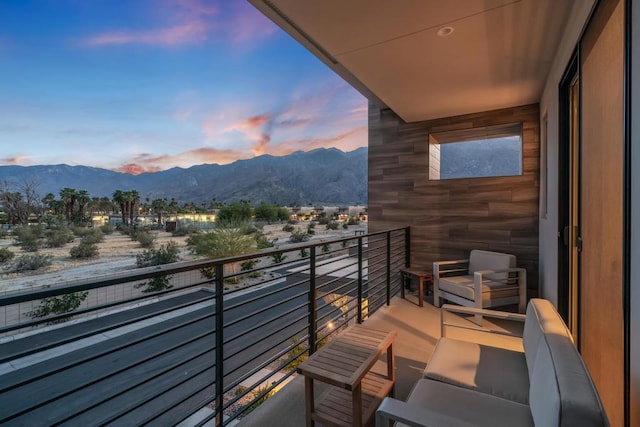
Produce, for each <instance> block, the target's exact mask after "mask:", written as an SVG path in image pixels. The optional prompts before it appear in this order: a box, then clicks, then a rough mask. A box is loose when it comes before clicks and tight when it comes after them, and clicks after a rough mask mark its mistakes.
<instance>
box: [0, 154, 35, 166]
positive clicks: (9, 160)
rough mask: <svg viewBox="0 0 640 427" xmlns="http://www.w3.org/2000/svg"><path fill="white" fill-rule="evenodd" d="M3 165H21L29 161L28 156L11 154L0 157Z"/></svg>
mask: <svg viewBox="0 0 640 427" xmlns="http://www.w3.org/2000/svg"><path fill="white" fill-rule="evenodd" d="M0 163H2V164H3V165H5V166H21V165H25V164H28V163H29V156H13V157H5V158H3V159H0Z"/></svg>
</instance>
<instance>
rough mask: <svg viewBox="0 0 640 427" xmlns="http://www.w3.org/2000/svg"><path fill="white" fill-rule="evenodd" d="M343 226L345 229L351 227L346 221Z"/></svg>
mask: <svg viewBox="0 0 640 427" xmlns="http://www.w3.org/2000/svg"><path fill="white" fill-rule="evenodd" d="M342 228H344V229H345V230H346V229H348V228H349V225H348V224H347V223H346V222H345V223H343V224H342Z"/></svg>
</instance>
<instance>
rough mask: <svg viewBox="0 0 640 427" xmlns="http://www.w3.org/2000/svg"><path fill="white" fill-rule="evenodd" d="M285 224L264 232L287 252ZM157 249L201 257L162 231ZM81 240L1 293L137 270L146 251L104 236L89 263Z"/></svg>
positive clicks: (2, 281)
mask: <svg viewBox="0 0 640 427" xmlns="http://www.w3.org/2000/svg"><path fill="white" fill-rule="evenodd" d="M283 226H284V224H280V223H278V224H268V225H265V226H264V228H263V230H262V231H263V233H264V234H265V236H266V237H267V239H269V240H272V241H274V240H275V243H276V247H278V248H286V247H287V246H290V245H291V243H290V242H289V240H288V239H289V236H290V234H291V233H290V232H286V231H283V230H282V228H283ZM294 227H295V228H298V229H300V230H306V227H307V224H306V223H300V224H298V225H295V226H294ZM363 231H364V232H366V223H361V224H359V225H351V226H349V227H348V229H343V228H339V229H338V230H327V229H326V227H325V226H324V225H318V226H317V227H316V228H315V234H314V235H313V236H311V240H310V242H311V243H316V242H323V241H327V240H332V239H337V238H342V237H347V236H353V235H355V234H356V232H363ZM152 233H153V234H154V235H155V237H156V239H155V247H158V246H160V245H165V244H167V243H168V242H170V241H174V242H175V243H176V244H177V245H178V247H179V248H180V260H182V261H186V260H193V259H197V258H198V257H197V256H195V255H193V254H191V253H190V252H189V250H188V249H187V245H186V239H187V236H173V235H172V233H169V232H166V231H163V230H154V231H152ZM79 240H80V239H76V241H75V242H72V243H69V244H67V245H65V246H63V247H60V248H42V249H40V250H39V253H42V254H45V255H50V256H51V257H52V264H51V265H50V266H48V267H45V268H43V269H40V270H37V271H33V272H24V273H14V272H6V271H3V272H2V274H1V275H0V291H2V292H8V291H13V290H17V289H25V288H30V287H41V286H56V285H60V284H63V283H66V282H69V281H75V280H81V279H84V278H87V277H96V276H102V275H108V274H113V273H117V272H122V271H126V270H132V269H135V268H137V267H136V255H137V254H140V253H142V252H143V251H144V248H142V247H141V246H140V243H138V242H136V241H133V240H131V238H130V237H129V236H127V235H124V234H122V233H120V232H117V231H116V232H114V233H112V234H108V235H105V239H104V241H103V242H100V243H98V250H99V255H98V256H97V257H94V258H89V259H74V258H71V256H70V255H69V250H70V249H71V248H72V247H73V246H75V245H77V242H78V241H79ZM0 247H6V248H8V249H9V250H10V251H12V252H14V254H15V255H16V257H17V256H20V255H24V254H25V253H26V252H24V251H22V249H21V248H20V246H18V245H17V244H16V243H15V241H14V239H13V238H12V237H11V236H7V237H5V238H2V239H0Z"/></svg>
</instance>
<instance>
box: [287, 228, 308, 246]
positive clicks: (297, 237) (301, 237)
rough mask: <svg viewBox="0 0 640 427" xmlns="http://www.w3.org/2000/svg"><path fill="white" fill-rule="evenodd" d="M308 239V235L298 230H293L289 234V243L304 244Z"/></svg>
mask: <svg viewBox="0 0 640 427" xmlns="http://www.w3.org/2000/svg"><path fill="white" fill-rule="evenodd" d="M310 238H311V235H310V234H309V233H306V232H304V231H302V230H299V229H298V230H295V231H294V232H293V233H291V235H290V236H289V241H290V242H291V243H302V242H306V241H307V240H309V239H310Z"/></svg>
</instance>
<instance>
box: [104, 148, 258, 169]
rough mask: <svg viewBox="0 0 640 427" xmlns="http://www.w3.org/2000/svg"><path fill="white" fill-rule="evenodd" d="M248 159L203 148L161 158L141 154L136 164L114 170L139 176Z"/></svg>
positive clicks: (128, 164) (241, 155)
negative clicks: (179, 168)
mask: <svg viewBox="0 0 640 427" xmlns="http://www.w3.org/2000/svg"><path fill="white" fill-rule="evenodd" d="M248 157H251V156H250V155H247V154H246V153H243V152H240V151H236V150H229V149H224V150H219V149H216V148H208V147H202V148H196V149H193V150H187V151H183V152H181V153H176V154H171V155H161V156H151V155H150V154H148V153H141V154H138V155H136V156H134V162H132V163H127V164H124V165H121V166H119V167H117V168H114V169H113V170H115V171H117V172H124V173H130V174H132V175H139V174H141V173H145V172H158V171H161V170H166V169H169V168H172V167H176V166H180V167H189V166H191V165H196V164H203V163H218V164H227V163H231V162H234V161H236V160H240V159H246V158H248Z"/></svg>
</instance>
